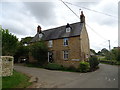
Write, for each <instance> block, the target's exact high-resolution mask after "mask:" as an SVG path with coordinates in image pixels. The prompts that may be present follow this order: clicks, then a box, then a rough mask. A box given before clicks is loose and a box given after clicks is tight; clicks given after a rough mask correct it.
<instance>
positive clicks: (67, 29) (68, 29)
mask: <svg viewBox="0 0 120 90" xmlns="http://www.w3.org/2000/svg"><path fill="white" fill-rule="evenodd" d="M70 31H71V27H70V25H69V23H67V25H66V32H70Z"/></svg>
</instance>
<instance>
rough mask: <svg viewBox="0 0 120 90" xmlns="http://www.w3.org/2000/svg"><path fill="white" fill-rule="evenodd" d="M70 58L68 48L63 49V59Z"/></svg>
mask: <svg viewBox="0 0 120 90" xmlns="http://www.w3.org/2000/svg"><path fill="white" fill-rule="evenodd" d="M68 58H69V52H68V50H65V51H63V59H64V60H68Z"/></svg>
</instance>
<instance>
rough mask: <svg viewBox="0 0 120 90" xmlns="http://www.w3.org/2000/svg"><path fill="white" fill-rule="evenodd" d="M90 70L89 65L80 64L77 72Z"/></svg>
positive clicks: (86, 63)
mask: <svg viewBox="0 0 120 90" xmlns="http://www.w3.org/2000/svg"><path fill="white" fill-rule="evenodd" d="M89 70H90V64H89V63H88V62H80V66H79V71H80V72H88V71H89Z"/></svg>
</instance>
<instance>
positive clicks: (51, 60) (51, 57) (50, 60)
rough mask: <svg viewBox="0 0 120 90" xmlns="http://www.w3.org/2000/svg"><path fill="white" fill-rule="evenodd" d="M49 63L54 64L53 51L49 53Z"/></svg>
mask: <svg viewBox="0 0 120 90" xmlns="http://www.w3.org/2000/svg"><path fill="white" fill-rule="evenodd" d="M48 62H51V63H52V62H53V52H52V51H49V52H48Z"/></svg>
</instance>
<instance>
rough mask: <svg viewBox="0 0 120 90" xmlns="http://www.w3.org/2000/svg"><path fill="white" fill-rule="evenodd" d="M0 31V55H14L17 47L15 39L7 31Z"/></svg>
mask: <svg viewBox="0 0 120 90" xmlns="http://www.w3.org/2000/svg"><path fill="white" fill-rule="evenodd" d="M0 31H2V55H14V54H15V51H16V48H17V45H18V39H17V37H16V36H14V35H12V34H11V33H9V31H8V29H5V30H4V29H0Z"/></svg>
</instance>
